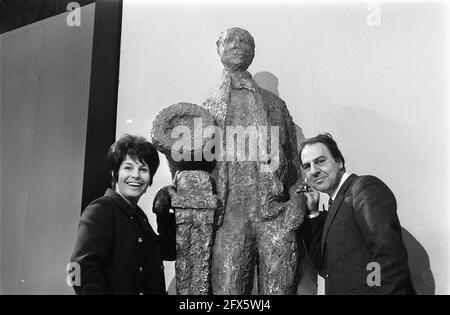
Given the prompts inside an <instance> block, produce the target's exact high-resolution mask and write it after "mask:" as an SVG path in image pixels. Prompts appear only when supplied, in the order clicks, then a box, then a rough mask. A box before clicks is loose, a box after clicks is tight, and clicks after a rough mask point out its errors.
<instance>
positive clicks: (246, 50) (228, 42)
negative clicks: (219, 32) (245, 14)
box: [219, 31, 255, 71]
mask: <svg viewBox="0 0 450 315" xmlns="http://www.w3.org/2000/svg"><path fill="white" fill-rule="evenodd" d="M219 55H220V59H221V61H222V64H223V65H224V66H225V68H228V69H231V70H239V71H245V70H247V68H248V67H249V66H250V64H251V63H252V61H253V57H254V56H255V51H254V49H253V46H252V44H251V43H250V42H249V40H248V39H247V38H246V36H245V34H244V33H243V32H242V31H232V32H228V33H227V35H226V36H225V38H224V39H223V40H222V41H221V43H220V46H219Z"/></svg>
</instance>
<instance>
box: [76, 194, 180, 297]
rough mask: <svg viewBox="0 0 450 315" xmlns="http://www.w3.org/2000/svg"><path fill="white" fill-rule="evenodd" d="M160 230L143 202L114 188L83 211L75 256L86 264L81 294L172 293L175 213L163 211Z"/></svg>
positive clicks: (79, 262)
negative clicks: (169, 276) (169, 265)
mask: <svg viewBox="0 0 450 315" xmlns="http://www.w3.org/2000/svg"><path fill="white" fill-rule="evenodd" d="M157 221H158V232H159V234H160V235H157V234H156V233H155V232H154V231H153V229H152V227H151V226H150V224H149V222H148V219H147V216H146V215H145V213H144V212H143V211H142V209H141V208H139V207H135V208H132V207H130V206H129V205H128V204H127V203H126V202H125V200H124V199H123V198H122V197H121V196H120V195H119V194H117V193H116V192H114V191H113V190H112V189H108V190H107V191H106V193H105V195H104V196H103V197H101V198H99V199H97V200H94V201H93V202H92V203H91V204H90V205H89V206H88V207H87V208H86V209H85V210H84V212H83V214H82V215H81V220H80V224H79V227H78V235H77V240H76V244H75V249H74V251H73V253H72V258H71V262H72V263H78V264H79V265H80V268H81V270H80V271H81V286H75V287H74V289H75V291H76V293H77V294H101V295H104V294H126V295H138V294H151V295H159V294H166V289H165V281H164V270H163V269H164V268H163V263H162V260H163V259H164V260H175V258H176V248H175V247H176V240H175V215H174V214H167V215H164V216H158V217H157Z"/></svg>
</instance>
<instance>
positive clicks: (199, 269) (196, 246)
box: [189, 210, 214, 295]
mask: <svg viewBox="0 0 450 315" xmlns="http://www.w3.org/2000/svg"><path fill="white" fill-rule="evenodd" d="M194 215H195V224H194V228H193V229H192V230H191V233H192V235H191V250H190V254H189V257H190V259H191V260H192V261H193V264H192V271H191V272H192V279H191V293H195V294H196V295H208V294H211V285H210V283H211V281H210V280H211V267H210V265H211V255H212V236H213V221H214V210H202V211H197V212H196V213H194Z"/></svg>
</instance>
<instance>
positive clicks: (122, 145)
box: [106, 134, 159, 187]
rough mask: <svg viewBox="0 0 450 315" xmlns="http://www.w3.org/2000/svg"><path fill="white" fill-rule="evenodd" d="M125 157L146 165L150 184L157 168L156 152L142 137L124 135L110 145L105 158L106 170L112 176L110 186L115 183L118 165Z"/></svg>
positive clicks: (157, 157)
mask: <svg viewBox="0 0 450 315" xmlns="http://www.w3.org/2000/svg"><path fill="white" fill-rule="evenodd" d="M127 155H128V156H129V157H130V158H131V159H133V160H135V161H139V162H141V163H145V164H147V165H148V167H149V171H150V184H151V183H152V181H153V176H154V175H155V173H156V170H157V169H158V167H159V156H158V151H157V150H156V149H155V147H154V146H153V145H152V144H151V143H150V142H148V141H147V140H146V139H145V138H144V137H139V136H132V135H127V134H125V135H123V136H122V137H120V139H119V140H117V141H116V142H114V143H113V144H112V145H111V147H110V148H109V151H108V155H107V156H106V159H107V162H108V168H109V169H108V170H109V172H110V174H112V178H111V183H112V186H113V187H114V185H115V184H116V183H117V179H118V175H119V168H120V165H121V164H122V162H123V160H124V159H125V157H126V156H127Z"/></svg>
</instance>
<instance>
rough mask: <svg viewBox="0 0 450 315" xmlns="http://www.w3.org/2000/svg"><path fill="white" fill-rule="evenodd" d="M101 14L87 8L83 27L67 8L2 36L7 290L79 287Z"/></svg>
mask: <svg viewBox="0 0 450 315" xmlns="http://www.w3.org/2000/svg"><path fill="white" fill-rule="evenodd" d="M94 12H95V5H94V4H92V5H89V6H86V7H83V8H82V10H81V26H80V27H75V28H70V27H69V26H68V25H67V23H66V14H61V15H58V16H55V17H52V18H49V19H46V20H43V21H40V22H37V23H34V24H31V25H28V26H25V27H23V28H20V29H17V30H14V31H11V32H9V33H5V34H3V35H1V36H0V42H1V44H2V47H1V63H0V65H1V74H2V79H3V80H2V81H1V123H2V124H1V141H2V143H1V144H2V146H1V150H2V152H1V153H2V154H1V155H2V160H1V162H2V163H1V175H2V177H1V194H2V199H1V202H2V203H1V215H0V217H1V224H2V225H1V229H0V232H1V239H0V241H1V243H0V244H1V247H0V248H1V251H2V256H1V272H0V274H1V279H0V280H1V283H0V284H1V286H2V288H3V292H2V293H4V294H72V293H73V290H72V289H71V288H70V287H68V286H67V285H66V275H67V272H66V265H67V263H68V262H69V259H70V253H71V250H72V249H73V245H74V241H75V237H76V230H77V224H78V221H79V216H80V211H81V189H82V186H83V182H82V176H83V172H82V171H81V170H83V167H84V150H85V143H86V126H87V110H88V103H89V82H90V69H91V54H92V35H93V25H94V23H93V22H94ZM5 78H8V79H7V80H5Z"/></svg>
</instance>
